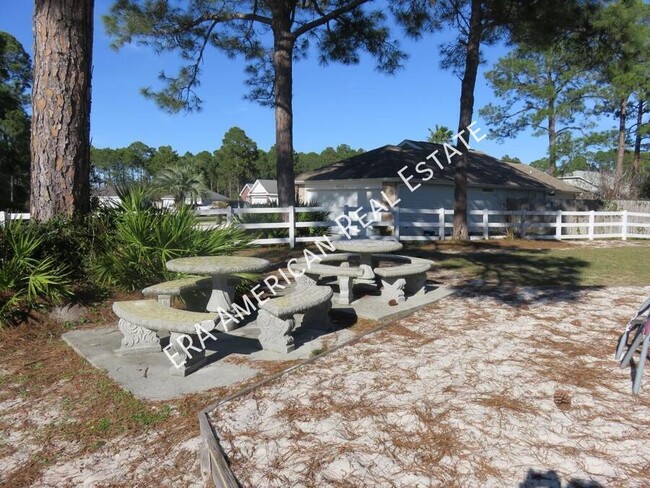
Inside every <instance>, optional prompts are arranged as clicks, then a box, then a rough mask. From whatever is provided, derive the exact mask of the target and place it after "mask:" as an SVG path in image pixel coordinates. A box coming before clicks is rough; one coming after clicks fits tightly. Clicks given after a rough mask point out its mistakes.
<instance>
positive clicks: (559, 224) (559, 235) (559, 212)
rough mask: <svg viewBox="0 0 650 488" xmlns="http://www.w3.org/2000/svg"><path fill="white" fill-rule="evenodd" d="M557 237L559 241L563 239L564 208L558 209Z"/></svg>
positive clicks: (556, 218)
mask: <svg viewBox="0 0 650 488" xmlns="http://www.w3.org/2000/svg"><path fill="white" fill-rule="evenodd" d="M555 238H556V239H557V240H558V241H561V240H562V210H558V211H557V217H555Z"/></svg>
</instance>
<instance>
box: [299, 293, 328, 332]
mask: <svg viewBox="0 0 650 488" xmlns="http://www.w3.org/2000/svg"><path fill="white" fill-rule="evenodd" d="M331 308H332V302H331V301H330V300H327V301H326V302H325V303H322V304H320V305H318V306H317V307H314V308H311V309H309V310H308V311H307V312H306V313H305V315H304V317H303V319H302V325H306V326H307V327H315V328H318V329H328V328H329V327H330V326H331V323H330V316H329V312H330V309H331Z"/></svg>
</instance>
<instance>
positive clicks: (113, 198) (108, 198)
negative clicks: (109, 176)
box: [91, 185, 122, 207]
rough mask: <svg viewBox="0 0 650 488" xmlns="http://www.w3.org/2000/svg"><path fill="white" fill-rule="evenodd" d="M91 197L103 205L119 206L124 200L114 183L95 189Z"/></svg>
mask: <svg viewBox="0 0 650 488" xmlns="http://www.w3.org/2000/svg"><path fill="white" fill-rule="evenodd" d="M91 197H92V198H93V199H97V203H98V204H99V205H100V206H102V207H117V206H118V205H119V204H120V203H121V202H122V199H121V198H120V197H119V196H118V194H117V190H116V189H115V187H114V186H113V185H106V186H102V187H101V188H95V189H93V190H92V192H91Z"/></svg>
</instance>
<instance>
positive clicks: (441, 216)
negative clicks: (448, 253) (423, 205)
mask: <svg viewBox="0 0 650 488" xmlns="http://www.w3.org/2000/svg"><path fill="white" fill-rule="evenodd" d="M438 239H440V240H441V241H444V240H445V208H444V207H443V208H439V209H438Z"/></svg>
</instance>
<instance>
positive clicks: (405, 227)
mask: <svg viewBox="0 0 650 488" xmlns="http://www.w3.org/2000/svg"><path fill="white" fill-rule="evenodd" d="M318 211H321V212H328V211H329V212H330V213H329V215H330V219H331V220H329V221H325V222H299V221H297V220H296V215H297V214H300V213H305V212H318ZM246 214H281V215H283V216H285V215H286V217H284V218H283V221H282V222H268V223H248V224H241V225H242V227H244V228H245V229H249V230H260V231H262V232H263V230H265V229H287V231H288V237H275V238H260V239H257V240H255V241H253V243H254V244H281V243H288V244H289V245H290V246H291V247H293V246H294V245H295V243H296V242H315V241H321V240H323V239H324V237H319V236H296V229H301V228H314V229H316V228H329V233H330V234H334V235H337V234H338V235H341V236H343V235H344V233H343V231H342V229H341V227H340V225H338V224H337V222H336V219H338V221H339V222H340V224H341V225H343V226H345V227H348V223H349V221H348V220H347V219H346V218H342V217H341V216H347V217H348V218H349V219H350V221H351V224H350V225H349V230H348V232H349V233H350V234H351V235H353V236H366V237H369V238H374V239H381V238H383V237H387V238H391V239H394V238H397V239H398V240H400V241H435V240H444V239H446V238H448V237H449V236H451V233H452V229H453V214H454V211H453V210H451V209H444V208H439V209H414V208H398V207H396V208H393V209H391V210H390V211H388V212H377V213H376V214H373V213H371V212H370V210H369V209H365V210H360V211H359V212H355V211H354V209H352V208H350V207H347V206H345V207H344V208H342V209H341V210H340V211H331V209H329V208H324V207H275V208H235V209H233V208H226V209H215V210H210V211H208V212H207V214H206V213H204V214H203V215H210V216H214V218H215V221H214V222H203V223H202V224H201V225H202V226H203V227H205V228H210V227H214V226H216V225H220V224H225V223H232V222H236V221H237V220H238V219H237V216H239V215H246ZM469 224H470V234H471V238H472V239H489V238H499V237H505V236H508V235H513V236H517V237H520V238H528V239H557V240H562V239H590V240H593V239H623V240H626V239H627V238H638V239H650V213H640V212H628V211H621V212H596V211H589V212H565V211H561V210H558V211H502V210H488V209H485V210H472V211H470V212H469Z"/></svg>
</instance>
